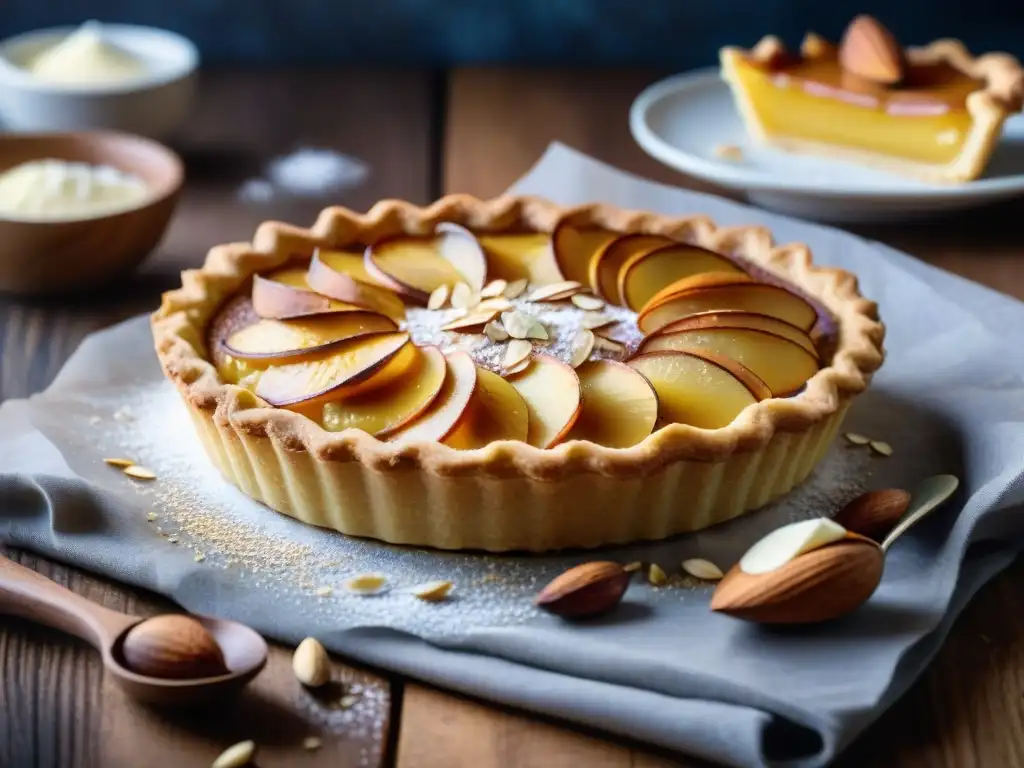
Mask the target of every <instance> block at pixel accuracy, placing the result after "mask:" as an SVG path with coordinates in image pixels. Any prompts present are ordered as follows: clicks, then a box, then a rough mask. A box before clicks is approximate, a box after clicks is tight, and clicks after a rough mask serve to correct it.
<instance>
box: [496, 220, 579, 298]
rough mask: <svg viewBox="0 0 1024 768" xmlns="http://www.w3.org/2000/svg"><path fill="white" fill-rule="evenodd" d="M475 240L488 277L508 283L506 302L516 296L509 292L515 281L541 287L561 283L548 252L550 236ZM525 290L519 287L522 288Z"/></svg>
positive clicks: (518, 236)
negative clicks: (480, 250) (485, 258)
mask: <svg viewBox="0 0 1024 768" xmlns="http://www.w3.org/2000/svg"><path fill="white" fill-rule="evenodd" d="M477 240H478V241H479V243H480V245H481V246H482V247H483V249H484V253H485V254H486V255H487V264H488V275H489V276H490V277H492V278H495V279H497V278H501V279H504V280H507V281H508V282H509V286H508V287H507V288H506V291H505V296H507V297H508V298H510V299H514V298H515V297H516V296H518V295H519V294H518V293H516V294H515V295H512V293H511V292H510V291H509V289H510V288H512V283H516V284H517V286H518V281H520V280H526V281H527V282H530V283H533V284H534V285H541V284H544V283H554V282H557V281H558V280H561V279H562V275H561V274H560V273H559V271H558V265H557V264H556V263H555V256H554V253H553V252H552V250H551V235H548V234H545V233H543V232H528V233H523V234H500V235H479V236H478V237H477ZM525 287H526V284H525V283H523V284H522V288H525ZM519 292H520V293H521V292H522V289H521V288H520V289H519Z"/></svg>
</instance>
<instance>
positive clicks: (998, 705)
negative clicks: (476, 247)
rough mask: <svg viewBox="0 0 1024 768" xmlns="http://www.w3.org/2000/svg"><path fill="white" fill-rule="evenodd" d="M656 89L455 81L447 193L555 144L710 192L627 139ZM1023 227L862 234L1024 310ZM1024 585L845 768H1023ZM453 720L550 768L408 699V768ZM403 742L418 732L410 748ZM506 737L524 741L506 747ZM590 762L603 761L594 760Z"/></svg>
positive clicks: (600, 78)
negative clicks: (632, 117) (644, 96)
mask: <svg viewBox="0 0 1024 768" xmlns="http://www.w3.org/2000/svg"><path fill="white" fill-rule="evenodd" d="M657 77H659V75H658V73H654V72H648V73H644V72H637V73H616V74H613V75H611V76H609V75H608V74H607V73H604V72H542V73H536V72H533V73H526V72H522V71H506V70H460V71H456V72H454V73H453V74H452V75H451V77H450V83H449V99H448V105H447V107H448V119H447V123H446V135H445V147H446V155H445V162H444V185H443V190H444V191H445V192H468V193H471V194H475V195H479V196H481V197H487V196H492V195H495V194H499V193H500V192H502V191H503V190H504V189H505V188H506V187H507V186H508V185H509V184H510V183H511V182H512V181H514V180H515V179H516V178H518V177H519V176H520V175H522V174H523V173H524V172H525V171H526V170H527V169H528V168H529V167H530V166H531V165H532V164H533V163H534V162H536V160H537V159H538V158H539V157H540V155H541V153H542V152H543V151H544V149H545V147H547V145H548V144H549V142H550V141H552V140H555V139H557V140H560V141H563V142H565V143H566V144H568V145H570V146H573V147H575V148H577V149H580V150H582V151H584V152H587V153H588V154H591V155H593V156H595V157H597V158H598V159H600V160H603V161H605V162H608V163H611V164H613V165H615V166H617V167H620V168H622V169H624V170H627V171H630V172H633V173H636V174H638V175H641V176H644V177H647V178H652V179H655V180H658V181H663V182H667V183H671V184H676V185H679V186H685V187H689V188H691V189H698V190H700V191H714V190H713V189H712V188H710V187H709V186H708V185H706V184H703V183H701V182H696V181H695V180H692V179H688V178H687V177H684V176H683V175H681V174H679V173H676V172H674V171H672V170H670V169H667V168H664V167H663V166H660V165H659V164H657V163H656V162H655V161H654V160H652V159H650V158H648V157H647V156H646V155H644V154H643V153H642V152H641V150H640V149H639V148H637V147H636V145H635V144H634V142H633V141H632V138H631V137H630V136H629V132H628V126H627V111H628V108H629V105H630V103H631V102H632V100H633V98H634V97H635V96H636V94H637V93H639V92H640V90H641V89H642V88H644V87H645V86H646V85H648V84H649V83H650V82H653V80H654V79H656V78H657ZM538 115H542V116H543V117H542V118H538ZM499 126H500V129H499ZM1022 215H1024V202H1014V203H1008V204H1003V205H999V206H995V207H992V208H989V209H983V210H979V211H975V212H970V213H965V214H959V215H951V216H943V217H941V218H940V219H938V220H935V221H927V222H918V223H912V224H901V225H898V226H897V225H888V226H864V227H858V228H856V229H854V231H855V232H857V233H858V234H861V235H864V236H866V237H871V238H874V239H877V240H879V241H882V242H885V243H888V244H890V245H892V246H893V247H896V248H899V249H901V250H904V251H906V252H909V253H911V254H913V255H914V256H916V257H918V258H920V259H922V260H924V261H927V262H929V263H932V264H934V265H935V266H938V267H941V268H943V269H946V270H949V271H952V272H955V273H958V274H961V275H963V276H964V277H967V278H969V279H971V280H975V281H977V282H980V283H982V284H985V285H988V286H990V287H992V288H994V289H996V290H999V291H1002V292H1004V293H1007V294H1009V295H1012V296H1016V297H1018V298H1024V253H1022V252H1021V247H1022V240H1021V235H1020V228H1019V223H1018V222H1019V220H1020V218H1021V217H1022ZM1022 575H1024V563H1021V562H1018V563H1017V564H1015V566H1014V567H1013V568H1011V569H1009V570H1008V571H1007V572H1006V573H1004V574H1002V575H1001V576H999V577H998V578H996V579H995V580H993V582H992V583H990V584H989V585H987V586H986V587H985V588H984V589H983V590H982V591H981V593H980V594H979V595H978V596H977V597H976V598H975V600H974V602H973V603H972V604H971V606H970V607H969V608H968V610H967V611H965V613H964V614H963V616H962V617H961V618H960V620H959V621H958V622H957V624H956V626H955V628H954V630H953V632H952V635H951V636H950V638H949V639H948V641H947V643H946V644H945V646H944V647H943V649H942V651H941V653H940V654H939V657H938V658H937V660H936V662H935V663H934V664H933V665H932V667H931V668H930V669H929V671H928V672H927V673H926V674H925V675H924V676H923V678H922V679H921V680H920V681H918V683H917V684H916V685H914V686H913V687H912V688H911V690H910V691H909V692H908V693H907V694H906V695H905V696H904V697H903V698H902V699H901V700H900V701H899V702H897V703H896V704H895V705H894V706H893V707H892V708H891V709H890V710H889V711H888V712H886V713H885V714H883V716H882V717H881V718H880V720H879V721H878V722H877V723H876V724H875V725H874V726H873V727H872V728H871V729H869V730H868V731H867V733H866V734H864V736H863V737H862V738H861V739H860V740H859V741H858V742H857V743H856V744H855V745H854V746H853V747H852V748H851V749H850V750H848V753H847V754H845V755H844V756H843V757H842V759H841V760H840V761H839V763H838V764H839V765H841V766H849V768H855V767H859V766H866V765H870V766H878V767H879V768H881V767H882V766H885V767H888V766H893V767H894V768H895V767H898V768H940V767H941V768H983V767H984V768H988V767H989V766H992V768H1011V767H1012V766H1019V765H1024V727H1022V726H1021V723H1022V722H1024V717H1022V715H1024V711H1022V710H1024V700H1022V692H1024V618H1022V616H1024V611H1022V609H1024V597H1022V596H1021V593H1020V590H1019V587H1018V586H1017V585H1019V582H1020V579H1021V578H1022ZM446 718H450V719H453V720H454V722H455V723H457V724H461V727H464V728H465V729H466V730H467V732H469V733H473V734H477V735H480V736H481V737H482V736H485V735H491V736H494V737H495V738H497V737H502V738H503V739H504V740H503V741H500V742H499V744H502V745H503V746H498V747H495V748H494V749H493V750H492V751H491V752H490V753H484V754H483V755H482V757H481V762H479V763H474V765H477V764H478V765H481V766H490V765H494V766H499V765H500V766H503V767H507V768H526V766H535V765H547V763H545V762H544V757H543V752H541V751H533V750H532V749H531V747H530V746H529V743H530V740H531V739H532V738H533V737H534V734H535V733H546V732H548V730H547V729H549V728H550V726H548V725H537V726H536V727H535V728H534V729H533V730H530V729H529V728H528V727H527V726H525V725H523V724H522V723H523V721H521V720H519V719H517V717H515V716H512V715H509V714H508V713H505V712H500V711H498V710H494V709H490V708H487V707H485V706H483V705H478V704H475V703H472V702H469V701H466V700H459V702H458V704H449V705H447V706H445V707H444V708H442V706H441V703H440V700H439V698H438V694H436V693H434V692H432V691H425V690H424V689H420V688H416V687H412V686H410V687H408V688H407V690H406V694H405V697H404V700H403V731H402V734H401V738H400V742H399V743H400V747H399V765H400V766H402V768H420V767H421V766H428V765H441V764H445V763H443V762H431V756H432V755H431V753H430V752H429V750H427V749H426V748H425V747H424V746H422V744H439V743H441V742H442V741H443V740H442V739H435V738H432V737H431V736H428V735H427V734H425V733H423V730H424V729H430V733H432V734H439V735H440V734H444V733H454V728H453V726H452V725H451V722H449V720H446ZM432 720H433V721H434V723H435V724H434V725H433V726H432V725H431V721H432ZM414 724H415V725H414ZM416 726H418V727H416ZM407 730H411V731H413V733H412V734H410V735H407ZM510 732H512V733H520V734H522V735H521V737H519V738H511V739H509V738H505V737H504V736H502V735H503V734H508V733H510ZM527 734H529V735H527ZM477 741H478V739H477V737H476V736H469V737H464V738H463V740H462V743H464V744H465V743H470V744H476V743H477ZM554 741H555V744H556V745H557V753H558V754H559V755H560V757H559V758H558V759H560V760H564V761H566V762H565V764H567V765H569V764H578V765H587V764H589V763H588V762H587V760H588V759H593V760H597V759H600V760H602V761H603V762H594V764H595V765H616V766H617V765H640V764H643V762H642V761H644V760H646V759H648V758H647V757H646V756H645V754H644V752H643V750H637V749H635V748H632V747H627V746H622V745H618V744H613V743H611V742H608V743H605V744H603V746H602V747H601V748H597V747H595V742H594V740H593V737H591V736H574V735H572V734H571V732H569V731H566V732H563V733H562V734H561V735H560V738H557V739H555V740H554ZM421 743H422V744H421ZM573 744H575V746H573ZM466 749H470V747H466ZM573 750H576V752H575V753H574V751H573ZM445 754H446V755H448V756H450V759H451V760H452V761H453V762H451V763H450V764H452V765H459V764H460V763H458V762H456V756H457V755H458V754H460V753H459V752H458V751H457V750H456V749H455V748H454V747H452V748H450V749H448V748H446V752H445ZM474 754H476V753H474ZM574 754H575V755H576V762H575V763H573V762H572V761H573V757H572V756H573V755H574ZM595 754H596V755H599V758H591V757H590V756H591V755H595ZM563 756H564V757H563ZM461 764H469V763H461ZM684 764H685V763H684Z"/></svg>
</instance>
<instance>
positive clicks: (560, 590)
mask: <svg viewBox="0 0 1024 768" xmlns="http://www.w3.org/2000/svg"><path fill="white" fill-rule="evenodd" d="M629 579H630V574H629V573H628V572H627V571H626V569H625V568H623V567H622V566H621V565H620V564H619V563H613V562H608V561H595V562H592V563H583V564H582V565H577V566H576V567H575V568H570V569H569V570H568V571H566V572H565V573H563V574H562V575H561V576H557V577H556V578H555V579H553V580H552V581H551V583H550V584H548V585H547V586H546V587H544V589H542V590H541V591H540V594H539V595H537V600H536V604H537V605H538V606H540V607H541V608H543V609H544V610H546V611H550V612H551V613H554V614H557V615H559V616H562V617H565V618H582V617H585V616H596V615H598V614H601V613H605V612H607V611H610V610H611V609H612V608H614V607H615V606H616V605H618V604H619V601H620V600H622V596H623V594H625V592H626V587H628V586H629Z"/></svg>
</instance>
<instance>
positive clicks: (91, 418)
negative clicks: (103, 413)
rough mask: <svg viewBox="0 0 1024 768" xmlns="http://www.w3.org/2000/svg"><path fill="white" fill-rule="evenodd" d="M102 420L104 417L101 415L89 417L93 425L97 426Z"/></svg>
mask: <svg viewBox="0 0 1024 768" xmlns="http://www.w3.org/2000/svg"><path fill="white" fill-rule="evenodd" d="M101 421H103V419H101V418H100V417H99V416H96V415H93V416H90V417H89V423H90V424H92V425H93V426H96V425H97V424H99V423H100V422H101Z"/></svg>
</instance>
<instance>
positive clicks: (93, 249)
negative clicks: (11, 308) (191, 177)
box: [0, 132, 184, 296]
mask: <svg viewBox="0 0 1024 768" xmlns="http://www.w3.org/2000/svg"><path fill="white" fill-rule="evenodd" d="M183 178H184V172H183V168H182V163H181V160H180V159H179V158H178V156H177V155H176V154H175V153H174V152H172V151H171V150H170V149H167V148H166V147H164V146H162V145H161V144H158V143H156V142H153V141H150V140H148V139H143V138H141V137H138V136H132V135H129V134H119V133H106V132H82V133H63V134H56V133H55V134H8V135H0V291H2V292H4V293H15V294H19V295H24V296H43V295H58V294H70V293H76V292H80V291H82V290H87V289H89V288H94V287H96V286H98V285H100V284H102V283H106V282H108V281H110V280H113V279H115V278H118V277H122V276H124V275H125V274H127V273H128V272H130V271H131V270H133V269H134V268H136V267H137V266H138V265H139V264H141V263H142V261H143V260H144V259H145V258H146V256H148V255H149V254H150V252H152V250H153V249H154V248H155V247H156V246H157V244H158V243H159V242H160V240H161V239H162V237H163V235H164V232H165V231H166V229H167V225H168V223H169V222H170V219H171V216H172V214H173V212H174V208H175V206H176V204H177V200H178V196H179V193H180V190H181V185H182V181H183Z"/></svg>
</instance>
